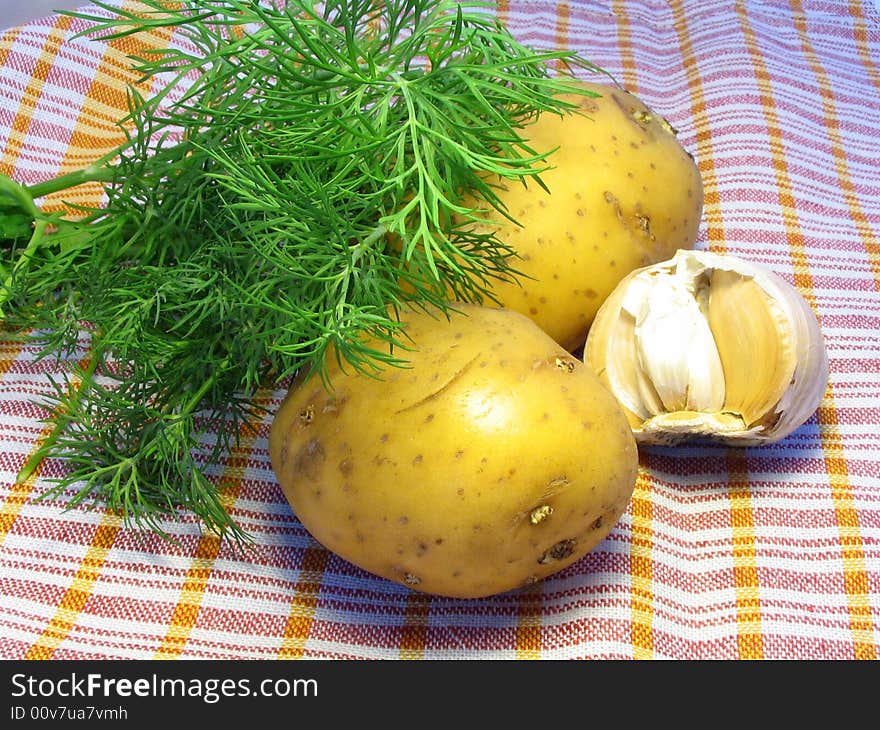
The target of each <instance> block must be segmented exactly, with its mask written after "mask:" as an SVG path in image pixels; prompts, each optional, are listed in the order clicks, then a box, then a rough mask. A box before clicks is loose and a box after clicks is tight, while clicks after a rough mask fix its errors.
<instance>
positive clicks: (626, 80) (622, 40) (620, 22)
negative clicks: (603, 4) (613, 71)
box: [611, 0, 639, 96]
mask: <svg viewBox="0 0 880 730" xmlns="http://www.w3.org/2000/svg"><path fill="white" fill-rule="evenodd" d="M627 4H628V3H627V2H625V0H615V1H614V3H612V6H611V12H612V13H614V16H615V17H616V18H617V47H618V49H619V50H620V65H621V69H622V71H623V73H622V76H623V78H621V79H619V80H620V81H621V83H622V84H623V86H624V88H626V90H627V91H629V92H631V93H633V94H635V95H637V96H638V93H639V90H638V89H639V87H638V79H637V73H636V61H635V54H634V53H633V44H632V33H631V32H630V23H629V15H627V12H626V7H627Z"/></svg>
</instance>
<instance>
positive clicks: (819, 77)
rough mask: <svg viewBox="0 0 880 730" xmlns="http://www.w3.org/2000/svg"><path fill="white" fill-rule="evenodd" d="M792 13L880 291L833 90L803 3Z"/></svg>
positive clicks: (877, 262) (878, 260) (873, 242)
mask: <svg viewBox="0 0 880 730" xmlns="http://www.w3.org/2000/svg"><path fill="white" fill-rule="evenodd" d="M792 12H793V13H794V26H795V28H796V29H797V32H798V37H799V38H800V41H801V47H802V49H803V53H804V57H805V58H806V59H807V62H808V63H809V65H810V70H811V71H812V72H813V74H814V75H815V77H816V81H818V83H819V89H820V93H821V97H822V113H823V115H824V117H825V128H826V129H827V131H828V138H829V142H830V143H831V154H832V156H833V158H834V168H835V172H836V173H837V181H838V184H839V185H840V190H841V192H842V193H843V199H844V200H845V201H846V206H847V208H848V210H849V218H850V220H851V221H852V223H853V225H854V226H855V228H856V230H857V231H858V234H859V237H860V238H861V240H862V245H863V246H864V248H865V251H866V253H867V254H868V261H869V263H870V265H871V271H872V272H873V274H874V285H875V287H876V288H877V289H878V291H880V244H878V241H877V236H876V235H875V233H874V229H873V227H872V225H871V222H870V221H869V220H868V216H867V214H866V213H865V209H864V208H863V207H862V203H861V199H860V196H859V194H858V193H857V192H856V189H855V185H854V183H853V177H852V174H850V171H849V164H848V162H847V151H846V145H844V144H843V140H842V138H841V134H840V118H839V116H838V113H837V105H836V104H835V101H834V90H833V87H832V85H831V81H830V79H829V77H828V73H827V72H826V71H825V69H824V68H823V67H822V63H821V61H820V60H819V57H818V55H817V54H816V52H815V50H814V49H813V45H812V43H811V42H810V37H809V33H808V30H807V25H806V14H805V12H804V8H803V3H802V2H801V1H800V0H793V2H792ZM854 35H857V32H856V31H854ZM860 45H861V46H862V47H863V48H864V45H865V44H864V42H862V43H861V44H860ZM865 55H867V51H865ZM868 59H869V60H868V63H867V68H868V69H869V70H871V69H874V67H873V64H872V63H871V61H870V56H868ZM874 72H875V73H874V81H875V84H876V82H877V74H876V69H874Z"/></svg>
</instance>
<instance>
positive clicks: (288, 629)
mask: <svg viewBox="0 0 880 730" xmlns="http://www.w3.org/2000/svg"><path fill="white" fill-rule="evenodd" d="M329 560H330V552H329V551H328V550H327V549H325V548H323V547H321V546H315V547H310V548H308V549H306V550H305V551H304V552H303V558H302V564H301V565H300V577H299V580H298V581H297V582H296V584H295V585H294V590H293V598H292V599H291V602H290V612H289V613H288V615H287V623H286V624H285V626H284V637H283V639H282V641H281V646H280V647H279V648H278V659H301V658H302V657H303V656H304V654H305V648H306V642H307V641H308V640H309V636H310V635H311V633H312V626H313V625H314V622H315V613H316V612H317V609H318V598H319V596H320V593H321V584H322V583H323V582H324V571H325V570H326V569H327V563H328V562H329Z"/></svg>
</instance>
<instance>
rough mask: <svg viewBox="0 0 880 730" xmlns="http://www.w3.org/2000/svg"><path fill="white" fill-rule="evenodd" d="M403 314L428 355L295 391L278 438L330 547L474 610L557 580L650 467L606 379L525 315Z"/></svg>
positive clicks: (410, 355) (279, 453)
mask: <svg viewBox="0 0 880 730" xmlns="http://www.w3.org/2000/svg"><path fill="white" fill-rule="evenodd" d="M456 306H457V307H458V308H459V309H460V313H458V314H454V315H453V316H452V317H451V320H447V319H445V318H443V317H440V318H437V317H436V316H430V315H429V314H425V313H424V312H409V313H405V314H404V316H403V320H404V322H405V323H406V327H407V334H408V335H409V336H410V337H411V338H412V339H413V342H414V344H415V349H414V350H413V351H411V352H407V353H405V357H406V359H407V360H408V362H409V367H407V368H389V369H386V370H385V371H383V373H382V374H381V378H371V377H368V376H364V375H358V374H355V373H354V372H345V373H343V372H341V371H340V370H339V367H338V366H337V365H336V364H335V362H334V359H333V358H330V360H331V362H330V364H329V366H328V367H329V375H330V379H331V384H332V390H330V391H328V390H327V389H326V388H325V387H324V386H323V385H322V383H321V381H320V379H318V378H317V377H313V378H310V379H302V380H300V381H299V382H296V383H294V385H293V387H292V388H291V390H290V392H289V393H288V395H287V397H286V399H285V400H284V402H283V404H282V405H281V407H280V409H279V411H278V412H277V414H276V416H275V419H274V422H273V425H272V429H271V435H270V439H269V450H270V456H271V460H272V465H273V468H274V470H275V473H276V475H277V478H278V481H279V483H280V485H281V487H282V488H283V490H284V493H285V495H286V496H287V498H288V500H289V501H290V503H291V505H292V507H293V509H294V512H295V513H296V515H297V517H298V518H299V519H300V521H301V522H302V524H303V526H304V527H305V528H306V529H307V530H308V531H309V532H310V533H311V534H312V536H313V537H314V538H315V539H316V540H318V541H319V542H320V543H322V544H323V545H324V546H325V547H327V548H329V549H330V550H332V551H334V552H335V553H337V554H338V555H340V556H341V557H343V558H345V559H347V560H348V561H350V562H352V563H354V564H356V565H358V566H360V567H362V568H364V569H365V570H367V571H370V572H372V573H374V574H377V575H379V576H383V577H385V578H388V579H389V580H392V581H397V582H399V583H401V584H404V585H407V586H410V587H411V588H413V589H416V590H419V591H423V592H428V593H433V594H438V595H445V596H452V597H460V598H471V597H480V596H487V595H492V594H496V593H500V592H504V591H507V590H510V589H513V588H516V587H518V586H522V585H526V584H529V583H533V582H535V581H538V580H541V579H542V578H544V577H546V576H548V575H550V574H551V573H555V572H557V571H559V570H561V569H562V568H565V567H566V566H568V565H571V564H572V563H573V562H575V561H576V560H578V559H579V558H581V557H582V556H583V555H584V554H585V553H587V552H588V551H589V550H591V549H592V548H594V547H595V546H596V544H597V543H598V542H599V541H601V540H602V539H603V538H604V537H605V536H606V535H607V534H608V533H609V532H610V531H611V529H612V528H613V526H614V525H615V523H616V522H617V520H618V518H619V517H620V515H621V514H622V513H623V511H624V510H625V509H626V506H627V505H628V503H629V499H630V497H631V495H632V490H633V487H634V485H635V478H636V471H637V464H638V457H637V451H636V445H635V440H634V438H633V435H632V432H631V430H630V428H629V424H628V423H627V421H626V419H625V417H624V415H623V412H622V410H621V409H620V407H619V406H618V404H617V402H616V401H615V400H614V399H613V398H612V397H611V395H610V393H609V392H608V391H607V390H606V389H605V388H604V387H603V386H602V385H601V384H600V382H599V380H598V378H597V377H596V376H595V375H594V374H593V373H592V371H590V370H589V369H588V368H587V367H586V366H584V365H583V364H582V363H581V362H580V361H579V360H577V359H576V358H574V357H572V356H571V355H569V354H568V353H567V352H565V351H564V350H563V349H562V348H561V347H560V346H559V345H558V344H557V343H556V342H554V341H553V340H552V339H550V337H548V336H547V334H546V333H544V332H543V331H542V330H541V329H540V328H539V327H538V326H537V325H535V324H534V323H533V322H532V321H531V320H529V319H528V318H526V317H524V316H523V315H521V314H518V313H516V312H512V311H508V310H503V309H497V308H489V307H479V306H476V305H465V304H460V305H456Z"/></svg>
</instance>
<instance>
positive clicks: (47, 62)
mask: <svg viewBox="0 0 880 730" xmlns="http://www.w3.org/2000/svg"><path fill="white" fill-rule="evenodd" d="M71 22H72V19H71V18H67V17H64V16H58V17H57V18H56V19H55V22H54V25H53V26H52V28H51V29H50V30H49V33H48V35H47V36H46V41H45V43H44V44H43V48H42V50H41V51H40V57H39V58H38V59H37V63H36V65H35V67H34V70H33V73H32V74H31V78H30V80H29V81H28V84H27V86H26V87H25V90H24V93H23V94H22V99H21V104H20V105H19V108H18V111H17V112H16V114H15V118H14V119H13V121H12V127H11V128H10V130H9V137H8V139H7V140H6V147H5V149H4V150H3V157H2V158H0V174H3V175H7V176H8V177H12V174H13V172H14V169H15V164H16V163H17V162H18V157H19V155H20V154H21V149H22V146H23V145H24V140H25V137H26V136H27V133H28V130H29V129H30V125H31V119H32V118H33V113H34V109H35V108H36V106H37V100H38V99H39V98H40V94H41V93H42V90H43V85H44V84H45V83H46V79H47V78H48V76H49V71H51V70H52V65H53V64H54V62H55V58H56V57H57V56H58V52H59V51H60V50H61V45H62V43H63V42H64V37H65V35H66V33H67V29H68V28H69V27H70V24H71ZM4 60H5V59H4Z"/></svg>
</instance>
